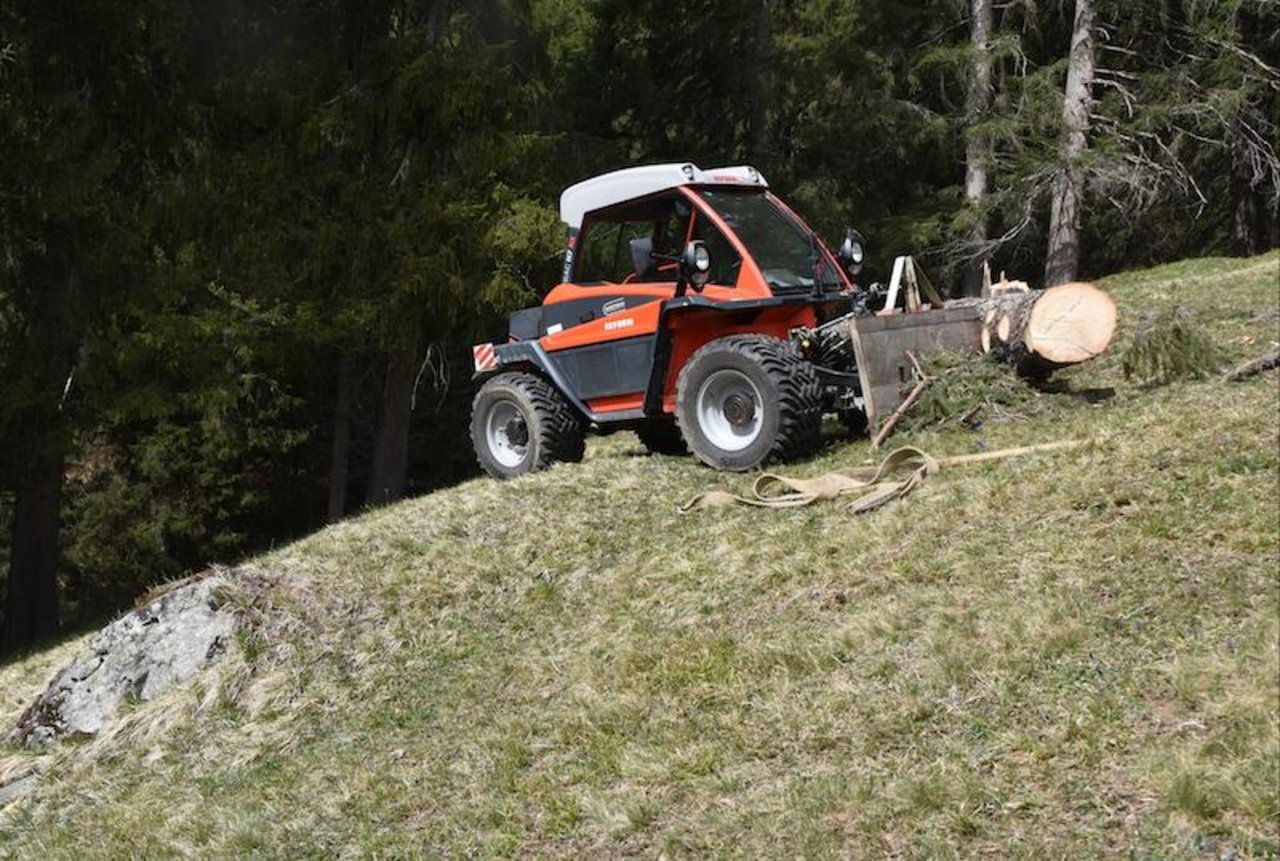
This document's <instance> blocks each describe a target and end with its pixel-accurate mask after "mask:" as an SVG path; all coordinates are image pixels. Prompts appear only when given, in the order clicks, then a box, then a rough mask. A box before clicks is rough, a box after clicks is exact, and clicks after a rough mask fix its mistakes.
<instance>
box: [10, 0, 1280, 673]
mask: <svg viewBox="0 0 1280 861" xmlns="http://www.w3.org/2000/svg"><path fill="white" fill-rule="evenodd" d="M1277 67H1280V4H1276V3H1274V2H1269V0H1225V2H1213V0H1200V1H1199V2H1193V0H1186V1H1185V2H1179V0H1127V2H1123V3H1120V2H1116V0H1076V2H1066V0H1061V2H1043V0H1041V2H1035V0H1010V2H1007V3H995V2H993V0H923V2H919V3H900V2H896V0H862V2H858V0H808V2H801V0H723V2H715V3H705V2H693V3H690V2H670V0H475V2H462V0H394V1H393V0H272V2H266V0H261V2H252V0H0V571H7V572H8V576H7V578H0V591H2V592H4V593H5V595H6V602H5V605H4V606H5V610H4V617H3V624H2V625H0V630H2V631H3V637H2V638H0V654H3V653H5V652H9V651H13V650H16V649H19V648H22V647H24V646H26V645H27V644H29V643H32V642H35V641H38V640H39V639H41V638H43V637H47V636H50V635H52V634H54V633H56V632H57V630H59V628H60V627H64V628H65V627H74V626H80V625H83V624H85V623H88V622H90V621H93V620H95V619H98V618H100V617H102V616H103V615H104V614H107V613H111V612H114V611H116V610H118V609H119V608H120V607H122V606H127V605H128V604H129V603H130V602H131V601H132V600H133V598H134V597H135V596H136V595H137V594H138V593H139V592H140V591H142V590H144V589H146V588H147V587H148V586H150V585H153V584H155V583H158V582H160V581H163V580H166V579H170V578H173V577H176V576H180V575H182V574H184V573H186V572H190V571H193V570H198V569H201V568H203V567H205V566H206V565H208V564H209V563H211V562H214V561H219V562H230V561H234V560H236V559H237V558H239V557H242V556H244V555H245V554H248V553H251V552H254V551H257V550H261V549H264V548H266V547H268V546H270V545H271V544H272V543H274V542H280V541H284V540H287V539H289V538H290V537H293V536H297V535H299V534H301V533H304V532H307V531H309V530H312V529H314V528H316V527H317V526H318V525H320V524H322V523H324V522H325V521H326V520H334V519H338V518H340V517H342V516H344V515H346V514H350V513H352V512H356V511H359V510H361V509H363V508H364V507H366V506H369V505H377V504H381V503H385V502H388V501H390V500H394V499H396V498H399V497H401V496H403V495H405V494H414V493H422V492H426V491H429V490H431V489H432V488H435V487H440V486H442V485H446V484H449V483H452V482H456V481H458V480H460V479H463V478H465V477H467V476H470V475H472V474H474V473H475V472H476V471H477V470H476V467H475V465H474V461H473V457H472V453H471V449H470V444H469V442H468V438H467V416H468V411H469V405H470V397H471V387H470V382H469V377H470V353H469V344H470V343H471V342H472V341H474V340H480V339H486V338H488V337H490V336H493V335H495V334H497V333H499V332H501V331H502V328H503V326H502V321H503V319H504V315H505V313H506V312H508V311H510V310H512V309H514V308H517V307H521V306H525V305H529V304H534V303H536V302H538V301H539V299H540V298H541V295H542V294H543V293H544V292H545V291H546V289H548V288H549V287H550V286H552V285H553V283H554V281H555V279H556V276H557V273H558V271H559V261H560V253H561V251H562V248H563V240H564V234H563V228H562V226H561V225H560V223H559V221H558V217H557V204H558V197H559V193H560V191H561V190H562V189H563V188H564V187H565V186H567V185H569V184H571V183H573V182H576V181H579V180H581V179H584V178H586V177H588V176H591V175H593V174H595V173H599V172H602V171H605V170H611V169H616V168H620V167H626V166H630V165H635V164H641V163H648V162H657V161H671V160H681V161H683V160H691V161H694V162H696V163H698V164H701V165H703V166H704V167H706V166H714V165H718V164H731V163H750V164H753V165H755V166H757V167H758V168H760V169H761V171H762V172H763V173H764V174H765V176H766V177H767V178H768V179H769V181H770V183H771V185H772V186H773V187H774V188H775V189H776V190H777V191H779V192H780V193H781V194H782V195H783V196H784V197H786V198H787V199H788V200H789V201H791V202H792V203H793V205H794V206H795V207H796V208H797V209H798V210H799V211H800V212H802V213H804V214H805V215H806V216H807V217H808V218H809V220H810V221H811V222H812V223H813V224H814V225H815V226H816V227H817V228H818V229H819V230H820V231H821V232H822V233H823V234H824V235H825V236H827V237H828V238H829V239H830V238H831V237H838V236H839V235H841V233H840V232H841V230H842V229H843V228H844V227H845V226H846V225H854V226H857V227H859V228H860V229H862V230H863V232H864V233H866V234H867V236H868V238H869V240H870V246H871V249H872V255H873V258H874V259H873V261H872V264H871V266H870V271H869V272H868V275H869V276H870V279H876V278H881V279H883V278H884V277H885V276H886V275H887V273H886V272H885V271H884V267H885V265H886V264H887V263H888V262H890V261H891V260H892V257H893V255H895V254H902V253H913V254H916V255H917V256H918V257H920V258H922V259H923V261H924V262H925V264H926V266H927V268H929V269H930V271H931V273H932V274H933V275H934V277H935V281H940V282H942V283H944V284H947V285H954V286H956V287H957V288H960V287H961V286H962V285H963V284H964V283H965V282H966V279H972V278H973V274H974V272H976V271H977V269H976V267H977V264H978V263H979V262H980V261H982V260H989V261H990V262H991V265H992V267H993V269H994V270H995V271H997V272H998V271H1000V270H1008V272H1009V273H1010V275H1011V276H1015V275H1016V276H1020V277H1024V278H1026V279H1028V280H1031V281H1032V282H1034V283H1044V282H1045V281H1046V280H1048V281H1050V282H1052V281H1057V280H1063V279H1064V278H1066V277H1070V276H1073V275H1076V274H1079V275H1080V276H1082V277H1090V276H1096V275H1099V274H1103V273H1107V272H1111V271H1115V270H1119V269H1123V268H1131V267H1136V266H1142V265H1146V264H1150V263H1154V262H1159V261H1163V260H1169V259H1175V258H1180V257H1186V256H1200V255H1207V254H1253V253H1257V252H1259V251H1262V250H1265V249H1267V248H1270V247H1273V246H1274V245H1276V244H1277V217H1276V207H1277V200H1278V197H1277V194H1278V191H1277V188H1278V185H1280V182H1278V174H1280V167H1278V164H1277V158H1276V150H1277V140H1276V135H1277V131H1276V121H1277V116H1280V74H1278V73H1277Z"/></svg>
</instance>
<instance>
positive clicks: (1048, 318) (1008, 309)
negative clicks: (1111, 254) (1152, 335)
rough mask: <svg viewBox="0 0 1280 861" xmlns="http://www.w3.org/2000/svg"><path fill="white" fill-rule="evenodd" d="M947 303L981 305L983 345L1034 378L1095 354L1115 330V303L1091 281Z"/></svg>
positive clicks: (1102, 349) (1103, 348) (1107, 343)
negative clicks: (1090, 282) (1089, 282)
mask: <svg viewBox="0 0 1280 861" xmlns="http://www.w3.org/2000/svg"><path fill="white" fill-rule="evenodd" d="M948 304H949V305H950V306H953V307H962V306H973V305H976V306H977V307H978V308H979V309H981V312H982V348H983V350H984V351H986V352H989V353H993V354H995V355H996V356H998V357H1000V358H1002V359H1005V360H1006V361H1009V362H1012V363H1013V364H1014V365H1016V366H1017V368H1018V372H1019V373H1020V374H1023V375H1024V376H1028V377H1033V378H1044V377H1047V376H1048V375H1049V374H1051V373H1053V371H1055V370H1057V369H1058V368H1063V367H1066V366H1068V365H1075V364H1078V363H1080V362H1083V361H1086V360H1088V359H1092V358H1093V357H1094V356H1097V355H1099V354H1100V353H1102V352H1103V351H1104V350H1106V349H1107V347H1108V345H1110V343H1111V338H1112V336H1113V335H1114V334H1115V330H1116V306H1115V302H1113V301H1112V299H1111V297H1110V296H1108V295H1107V294H1106V293H1103V292H1102V291H1101V290H1099V289H1098V288H1097V287H1094V286H1093V285H1092V284H1086V283H1084V282H1079V281H1077V282H1073V283H1070V284H1060V285H1058V286H1057V287H1051V288H1049V289H1048V290H1025V291H1007V292H1002V293H999V294H998V295H995V296H992V297H991V298H989V299H981V300H977V301H974V300H963V299H962V300H959V301H957V302H951V303H948Z"/></svg>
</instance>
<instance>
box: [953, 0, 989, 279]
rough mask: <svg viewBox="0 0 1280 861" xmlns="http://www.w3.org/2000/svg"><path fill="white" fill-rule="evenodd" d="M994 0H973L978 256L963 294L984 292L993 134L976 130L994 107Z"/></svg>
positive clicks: (972, 156) (967, 192)
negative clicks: (985, 204)
mask: <svg viewBox="0 0 1280 861" xmlns="http://www.w3.org/2000/svg"><path fill="white" fill-rule="evenodd" d="M991 7H992V0H970V3H969V39H970V42H971V45H970V48H971V51H972V53H971V55H970V59H969V81H968V89H967V91H966V93H965V121H966V123H967V125H968V126H969V129H968V135H967V137H966V138H965V148H964V197H965V204H966V205H967V206H968V207H969V209H970V214H971V215H972V217H973V219H974V222H973V226H972V227H970V228H969V236H968V244H969V245H970V246H971V247H972V248H973V253H974V255H975V256H974V257H973V258H972V259H970V260H969V262H968V263H967V264H965V268H964V274H963V276H962V278H961V282H960V292H961V295H962V296H980V295H982V263H983V261H982V257H981V256H977V255H979V254H983V255H984V256H985V252H983V251H982V249H983V248H984V247H985V246H986V244H987V218H986V215H985V214H984V213H983V211H982V207H983V204H984V202H985V200H986V196H987V165H988V164H989V163H990V162H991V138H990V137H989V136H988V135H987V134H986V133H980V132H975V131H974V129H973V127H974V126H976V125H978V124H980V123H982V122H983V121H984V120H985V119H986V118H987V113H988V112H989V111H990V110H991V31H992V29H993V27H992V11H991Z"/></svg>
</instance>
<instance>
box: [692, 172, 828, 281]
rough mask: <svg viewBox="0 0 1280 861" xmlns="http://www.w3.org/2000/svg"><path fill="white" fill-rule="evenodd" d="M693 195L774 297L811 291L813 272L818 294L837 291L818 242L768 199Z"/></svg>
mask: <svg viewBox="0 0 1280 861" xmlns="http://www.w3.org/2000/svg"><path fill="white" fill-rule="evenodd" d="M698 193H699V194H700V195H701V196H702V199H703V200H705V201H706V202H707V203H709V204H711V206H712V207H713V208H714V209H715V210H716V212H718V213H719V214H720V217H721V218H723V219H724V220H725V222H726V223H727V224H728V225H729V227H730V228H731V229H732V230H733V232H734V233H736V234H738V238H739V239H741V240H742V243H743V244H744V245H746V246H747V250H748V251H750V252H751V256H752V257H754V258H755V261H756V265H758V266H759V267H760V272H761V274H763V275H764V279H765V281H767V282H768V283H769V287H770V289H772V290H773V291H774V292H775V293H779V292H781V293H794V292H803V291H808V290H812V289H813V281H814V274H815V272H814V270H815V268H817V269H818V272H817V277H818V278H819V279H820V280H821V282H822V287H823V288H824V289H832V290H838V289H840V287H841V286H843V285H842V284H841V283H840V276H839V275H837V274H836V272H834V271H833V269H832V267H831V266H830V265H829V264H828V262H827V259H826V255H824V254H822V252H821V251H820V250H819V249H820V246H819V244H818V238H817V237H816V236H814V235H813V234H812V233H810V232H809V231H807V230H805V229H804V228H803V227H802V226H801V225H799V224H797V223H796V222H795V221H793V220H792V219H791V218H790V217H788V216H787V214H786V213H784V212H783V211H782V210H781V209H779V208H778V207H777V206H776V205H774V203H773V201H771V200H770V199H769V197H768V195H765V194H761V193H760V192H758V191H757V192H753V191H747V190H739V189H703V190H701V191H700V192H698Z"/></svg>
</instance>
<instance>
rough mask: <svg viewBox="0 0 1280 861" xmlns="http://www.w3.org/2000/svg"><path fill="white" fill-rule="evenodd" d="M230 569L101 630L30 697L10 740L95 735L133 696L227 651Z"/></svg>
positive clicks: (170, 682)
mask: <svg viewBox="0 0 1280 861" xmlns="http://www.w3.org/2000/svg"><path fill="white" fill-rule="evenodd" d="M231 575H232V572H227V571H211V572H208V573H206V574H204V575H200V576H198V577H196V578H193V579H192V580H189V581H186V582H184V583H182V584H180V585H178V586H176V587H173V588H170V589H168V590H167V591H165V592H163V593H162V594H159V595H158V596H156V597H154V598H153V599H152V600H150V601H149V602H148V603H147V604H146V605H145V606H142V607H140V608H139V609H137V610H134V611H133V612H132V613H129V614H128V615H127V616H124V617H123V618H121V619H117V620H116V621H115V622H112V623H111V624H110V625H108V626H107V627H105V628H103V629H102V630H101V631H100V632H99V633H98V635H97V636H96V637H94V638H93V639H92V640H91V641H90V642H89V644H88V646H86V647H85V649H84V651H82V652H81V653H79V654H78V655H76V657H75V658H74V659H73V660H72V661H71V663H70V664H69V665H68V666H67V667H66V668H64V669H63V670H62V671H61V672H60V673H58V675H57V676H56V677H55V678H54V679H53V681H52V682H51V683H50V684H49V687H48V688H46V689H45V691H44V693H43V694H41V695H40V697H39V698H38V699H37V700H36V701H35V702H34V703H32V705H31V706H30V708H28V709H27V710H26V712H25V713H24V714H23V716H22V718H21V719H20V720H19V721H18V725H17V727H15V728H14V729H13V730H12V731H10V732H9V734H8V737H7V740H8V741H9V742H11V743H22V744H26V745H28V746H31V747H36V746H40V745H44V744H48V743H49V742H52V741H56V740H58V739H61V738H65V737H68V736H77V735H80V736H91V735H96V734H97V733H98V732H99V731H100V730H101V729H102V728H103V726H105V725H106V724H107V723H108V722H109V721H111V720H112V719H113V718H114V717H115V715H116V713H117V712H118V711H119V710H120V707H121V706H122V705H123V704H125V703H126V702H127V701H130V700H135V701H146V700H150V699H153V698H155V697H157V696H159V695H160V694H162V693H164V692H165V691H167V690H168V689H170V688H172V687H173V686H174V685H178V684H181V683H182V682H185V681H186V680H187V679H189V678H191V677H192V676H193V675H194V674H195V673H196V672H197V671H198V670H200V669H201V668H202V667H204V666H205V665H206V664H208V663H209V662H210V661H212V660H214V659H215V658H216V657H217V656H218V655H220V654H222V653H223V652H224V651H226V649H227V648H228V646H229V645H230V643H231V638H232V637H233V636H234V634H235V630H236V619H235V616H234V614H233V613H232V612H231V609H230V607H227V606H225V604H224V602H223V601H222V600H221V599H220V593H221V591H222V590H223V588H224V587H225V586H226V585H227V583H228V578H229V577H230V576H231Z"/></svg>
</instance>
